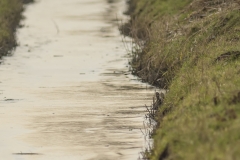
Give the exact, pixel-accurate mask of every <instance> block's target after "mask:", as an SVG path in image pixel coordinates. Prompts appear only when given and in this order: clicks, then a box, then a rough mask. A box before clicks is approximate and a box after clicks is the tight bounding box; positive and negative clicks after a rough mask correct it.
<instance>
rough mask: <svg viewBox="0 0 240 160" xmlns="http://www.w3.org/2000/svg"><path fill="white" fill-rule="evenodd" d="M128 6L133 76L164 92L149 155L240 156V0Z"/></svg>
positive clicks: (145, 0) (140, 0) (144, 1)
mask: <svg viewBox="0 0 240 160" xmlns="http://www.w3.org/2000/svg"><path fill="white" fill-rule="evenodd" d="M129 4H130V11H129V12H128V13H129V14H130V15H131V20H130V22H129V24H126V25H125V26H124V27H125V28H123V32H125V34H129V35H131V36H132V37H133V38H134V39H135V42H136V43H137V44H138V47H137V48H135V47H134V48H133V53H132V56H133V58H132V68H133V74H135V75H137V76H139V77H140V78H142V80H143V81H146V82H149V83H150V84H153V85H156V86H158V87H161V88H166V89H168V90H169V91H168V93H167V95H166V98H165V100H164V104H163V105H162V106H160V107H159V111H158V114H157V115H156V120H157V122H158V126H157V130H156V131H155V133H154V146H153V149H152V150H151V151H149V153H148V152H146V157H148V159H154V160H161V159H203V158H204V159H223V160H224V159H237V157H240V152H238V151H239V150H240V134H239V131H240V118H239V117H240V79H239V77H240V1H239V0H228V1H225V0H220V1H213V0H168V1H165V0H130V1H129ZM139 46H140V47H139Z"/></svg>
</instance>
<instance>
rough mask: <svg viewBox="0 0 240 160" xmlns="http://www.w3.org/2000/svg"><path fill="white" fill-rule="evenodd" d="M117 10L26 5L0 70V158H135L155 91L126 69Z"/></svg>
mask: <svg viewBox="0 0 240 160" xmlns="http://www.w3.org/2000/svg"><path fill="white" fill-rule="evenodd" d="M124 9H125V3H124V0H121V1H120V0H119V1H107V0H61V1H59V0H39V1H37V2H36V3H34V4H31V5H29V6H27V8H26V11H25V12H24V16H25V17H26V18H25V20H23V22H22V23H23V25H24V27H23V28H21V29H19V30H18V33H17V37H18V41H19V46H18V47H17V48H16V50H15V51H14V53H13V55H12V56H9V57H5V58H3V60H2V61H1V65H0V75H1V76H0V159H5V160H12V159H13V160H15V159H16V160H35V159H36V160H85V159H86V160H87V159H88V160H113V159H119V160H125V159H126V160H128V159H129V160H130V159H131V160H132V159H137V158H138V153H139V152H140V151H142V150H143V147H144V136H143V135H142V133H141V131H140V128H143V120H144V114H145V112H144V111H145V108H144V107H143V106H144V104H145V103H151V100H150V99H149V98H151V97H152V95H153V90H154V89H153V88H149V86H146V84H142V83H140V82H138V81H137V80H135V79H134V77H133V76H131V75H130V74H129V72H128V67H127V65H128V57H127V54H126V48H125V47H124V45H123V43H122V40H121V35H120V34H119V32H118V29H117V28H118V27H117V23H116V22H117V21H116V17H121V13H122V12H123V11H124ZM146 88H148V89H146Z"/></svg>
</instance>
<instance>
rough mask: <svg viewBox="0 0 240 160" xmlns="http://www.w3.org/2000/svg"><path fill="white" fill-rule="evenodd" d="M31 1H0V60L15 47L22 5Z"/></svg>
mask: <svg viewBox="0 0 240 160" xmlns="http://www.w3.org/2000/svg"><path fill="white" fill-rule="evenodd" d="M32 1H33V0H0V58H1V57H2V56H4V55H7V54H9V53H10V52H11V50H12V49H13V48H14V47H16V45H17V43H16V39H15V32H16V28H17V27H18V25H19V21H20V19H21V18H22V16H21V12H22V11H23V9H24V7H23V6H24V4H26V3H30V2H32Z"/></svg>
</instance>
